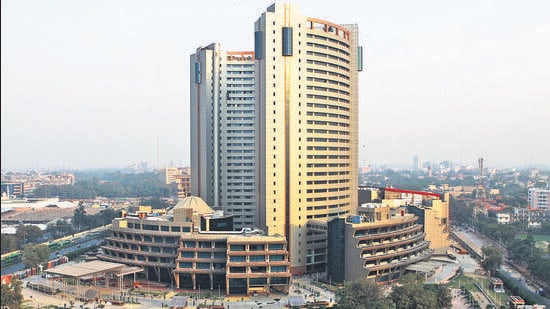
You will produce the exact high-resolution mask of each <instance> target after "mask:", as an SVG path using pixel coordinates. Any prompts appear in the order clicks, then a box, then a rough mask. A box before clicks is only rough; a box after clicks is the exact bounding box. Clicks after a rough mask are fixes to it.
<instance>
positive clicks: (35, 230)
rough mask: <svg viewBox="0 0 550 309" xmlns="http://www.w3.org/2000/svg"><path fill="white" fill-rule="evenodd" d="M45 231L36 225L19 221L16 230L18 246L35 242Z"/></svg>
mask: <svg viewBox="0 0 550 309" xmlns="http://www.w3.org/2000/svg"><path fill="white" fill-rule="evenodd" d="M43 234H44V233H43V232H42V230H41V229H40V228H39V227H38V226H36V225H24V224H23V223H19V225H18V226H17V230H16V231H15V237H16V239H17V244H18V248H22V247H23V246H24V245H25V244H28V243H35V242H36V241H37V240H38V239H39V238H40V237H42V235H43Z"/></svg>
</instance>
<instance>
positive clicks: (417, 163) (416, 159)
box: [412, 155, 422, 170]
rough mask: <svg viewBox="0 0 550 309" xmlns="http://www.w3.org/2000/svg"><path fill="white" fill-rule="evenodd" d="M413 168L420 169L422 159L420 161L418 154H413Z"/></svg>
mask: <svg viewBox="0 0 550 309" xmlns="http://www.w3.org/2000/svg"><path fill="white" fill-rule="evenodd" d="M412 169H413V170H421V169H422V161H420V158H419V157H418V155H414V156H413V164H412Z"/></svg>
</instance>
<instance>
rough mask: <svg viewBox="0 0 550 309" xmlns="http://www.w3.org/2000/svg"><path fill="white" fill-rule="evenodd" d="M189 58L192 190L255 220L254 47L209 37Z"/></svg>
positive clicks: (242, 219)
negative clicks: (226, 45) (230, 45)
mask: <svg viewBox="0 0 550 309" xmlns="http://www.w3.org/2000/svg"><path fill="white" fill-rule="evenodd" d="M190 60H191V61H190V67H191V70H190V71H191V76H190V100H191V102H190V106H191V113H190V114H191V115H190V116H191V117H190V118H191V183H192V189H191V190H192V195H195V196H200V197H201V198H202V199H203V200H205V201H206V203H207V204H208V205H210V206H212V207H213V208H215V209H221V210H224V211H228V212H230V213H232V214H233V215H234V217H233V218H234V224H235V227H236V228H238V229H240V228H242V227H245V226H247V227H250V226H257V225H258V223H259V218H258V211H257V205H258V204H256V203H255V200H256V184H255V179H254V178H255V162H256V155H255V150H256V149H255V128H254V126H255V98H254V53H253V52H251V51H245V52H232V51H222V50H221V49H220V45H219V44H218V43H213V44H210V45H208V46H206V47H203V48H198V49H197V51H196V53H195V54H193V55H191V59H190Z"/></svg>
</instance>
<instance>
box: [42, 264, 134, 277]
mask: <svg viewBox="0 0 550 309" xmlns="http://www.w3.org/2000/svg"><path fill="white" fill-rule="evenodd" d="M125 268H128V267H127V266H126V265H124V264H120V263H111V262H104V261H91V262H86V263H79V264H63V265H60V266H57V267H54V268H52V269H48V270H46V272H47V273H49V274H56V275H61V276H65V277H71V278H77V279H80V278H82V277H86V276H93V275H96V274H103V273H120V272H121V271H122V270H123V269H125ZM134 272H135V271H134ZM129 273H133V272H129Z"/></svg>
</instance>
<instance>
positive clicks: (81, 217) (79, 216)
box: [73, 202, 87, 231]
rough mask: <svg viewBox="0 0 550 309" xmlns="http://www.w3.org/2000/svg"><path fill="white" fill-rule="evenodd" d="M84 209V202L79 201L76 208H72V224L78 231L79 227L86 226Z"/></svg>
mask: <svg viewBox="0 0 550 309" xmlns="http://www.w3.org/2000/svg"><path fill="white" fill-rule="evenodd" d="M86 221H87V220H86V210H85V209H84V203H82V202H80V204H79V205H78V208H76V209H75V210H74V213H73V225H75V226H76V229H77V230H78V231H80V228H81V227H83V226H86V224H87V222H86Z"/></svg>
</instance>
